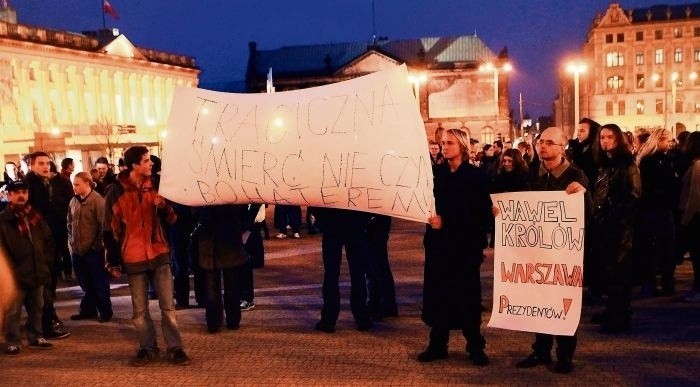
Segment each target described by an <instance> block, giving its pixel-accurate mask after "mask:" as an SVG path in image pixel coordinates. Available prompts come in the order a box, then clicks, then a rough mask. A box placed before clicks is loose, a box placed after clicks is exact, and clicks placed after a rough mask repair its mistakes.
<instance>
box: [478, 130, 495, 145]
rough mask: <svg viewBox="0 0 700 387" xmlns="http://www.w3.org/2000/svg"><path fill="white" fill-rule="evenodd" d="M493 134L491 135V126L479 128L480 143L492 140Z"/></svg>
mask: <svg viewBox="0 0 700 387" xmlns="http://www.w3.org/2000/svg"><path fill="white" fill-rule="evenodd" d="M494 140H495V139H494V136H493V128H492V127H490V126H484V127H483V128H482V129H481V143H482V144H491V143H493V142H494Z"/></svg>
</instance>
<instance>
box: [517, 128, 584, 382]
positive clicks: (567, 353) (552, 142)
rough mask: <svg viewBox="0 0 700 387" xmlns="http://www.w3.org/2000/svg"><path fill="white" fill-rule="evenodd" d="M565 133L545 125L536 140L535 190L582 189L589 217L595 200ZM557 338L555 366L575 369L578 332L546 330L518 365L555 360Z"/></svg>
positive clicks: (561, 370)
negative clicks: (572, 159)
mask: <svg viewBox="0 0 700 387" xmlns="http://www.w3.org/2000/svg"><path fill="white" fill-rule="evenodd" d="M566 141H567V138H566V135H565V134H564V131H563V130H562V129H561V128H558V127H550V128H547V129H545V131H544V132H542V135H541V136H540V139H539V140H538V141H537V143H536V145H535V146H537V153H538V154H539V156H540V160H541V163H540V166H539V169H538V170H537V171H533V172H534V173H531V175H530V187H531V190H532V191H566V192H567V193H569V194H572V193H576V192H583V193H584V195H585V203H586V204H585V205H586V211H585V214H586V217H588V214H590V209H591V206H592V200H591V196H590V194H589V192H588V191H587V187H588V179H587V178H586V174H585V173H583V171H581V170H580V169H578V168H576V167H575V166H573V165H571V164H570V163H569V161H567V160H566V157H564V147H565V146H566ZM555 339H556V341H557V364H556V366H555V368H554V370H555V371H556V372H558V373H564V374H567V373H569V372H571V371H572V370H573V363H572V360H573V357H574V351H575V350H576V334H575V333H574V335H573V336H553V335H548V334H543V333H537V334H536V335H535V342H534V343H533V344H532V349H533V352H532V354H530V356H528V357H527V358H525V359H524V360H522V361H520V362H518V363H517V367H518V368H532V367H535V366H538V365H545V364H549V363H551V362H552V355H551V351H552V346H553V344H554V340H555Z"/></svg>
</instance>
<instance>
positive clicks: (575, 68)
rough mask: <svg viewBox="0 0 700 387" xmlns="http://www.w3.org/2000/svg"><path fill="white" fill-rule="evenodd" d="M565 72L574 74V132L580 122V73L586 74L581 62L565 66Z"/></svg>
mask: <svg viewBox="0 0 700 387" xmlns="http://www.w3.org/2000/svg"><path fill="white" fill-rule="evenodd" d="M566 71H568V72H569V73H571V74H574V132H575V131H576V125H578V122H579V121H580V119H581V117H580V115H581V114H580V111H581V110H580V109H581V106H580V102H579V77H580V76H581V73H584V72H586V65H585V64H583V63H581V62H571V63H569V64H568V65H567V66H566Z"/></svg>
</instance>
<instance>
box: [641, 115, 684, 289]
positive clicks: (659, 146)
mask: <svg viewBox="0 0 700 387" xmlns="http://www.w3.org/2000/svg"><path fill="white" fill-rule="evenodd" d="M672 138H673V136H672V135H671V132H670V131H669V130H667V129H663V128H661V129H656V130H655V131H654V132H652V134H651V135H650V136H649V139H648V140H647V142H646V143H644V145H642V147H641V148H640V149H639V152H638V153H637V163H638V164H639V172H640V175H641V179H642V197H641V200H640V201H639V218H638V219H637V228H636V232H635V240H636V242H635V249H636V251H637V252H638V254H639V257H640V258H641V262H640V265H638V266H640V268H641V274H642V281H643V282H642V295H644V296H654V295H656V294H657V293H658V291H657V289H656V273H657V272H659V271H660V272H661V289H662V293H661V294H663V295H664V296H672V295H673V294H675V292H676V288H675V280H674V274H675V271H676V261H675V257H674V248H675V241H676V230H675V228H676V227H675V226H676V224H675V223H676V222H675V219H674V211H675V209H676V208H678V199H679V197H680V176H678V174H677V172H676V168H675V167H674V165H673V160H671V158H670V157H669V156H668V151H669V150H670V149H671V140H672Z"/></svg>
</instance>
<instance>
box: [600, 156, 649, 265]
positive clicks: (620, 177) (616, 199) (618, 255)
mask: <svg viewBox="0 0 700 387" xmlns="http://www.w3.org/2000/svg"><path fill="white" fill-rule="evenodd" d="M641 194H642V183H641V178H640V174H639V168H638V167H637V164H635V162H634V158H632V156H627V155H625V156H618V157H615V158H604V159H603V160H601V163H600V168H599V170H598V178H597V181H596V184H595V191H594V194H593V216H592V227H594V229H595V231H596V234H598V235H599V236H600V237H602V238H604V239H605V240H606V241H607V242H606V243H602V244H601V245H605V246H607V248H612V250H613V251H614V253H612V252H609V253H612V254H613V255H612V256H613V258H612V259H614V260H616V261H617V262H621V261H623V260H624V259H625V258H626V257H627V256H628V254H629V252H630V250H631V249H632V244H633V239H634V222H635V219H636V215H637V210H638V207H639V198H640V196H641ZM600 241H601V240H600V239H599V240H598V242H600ZM608 242H609V243H608ZM608 263H610V262H608Z"/></svg>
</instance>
